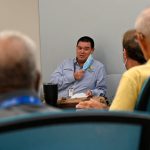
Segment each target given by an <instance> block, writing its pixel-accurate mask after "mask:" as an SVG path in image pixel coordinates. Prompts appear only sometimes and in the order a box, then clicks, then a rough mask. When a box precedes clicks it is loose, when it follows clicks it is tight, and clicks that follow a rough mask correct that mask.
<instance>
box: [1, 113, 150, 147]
mask: <svg viewBox="0 0 150 150" xmlns="http://www.w3.org/2000/svg"><path fill="white" fill-rule="evenodd" d="M149 128H150V116H149V115H146V114H139V113H135V112H133V113H127V112H107V111H98V112H95V111H89V112H84V111H82V112H64V113H60V114H59V113H57V114H49V115H45V116H39V117H31V118H28V119H27V118H26V119H18V120H15V121H14V122H13V121H9V122H8V121H7V122H3V123H1V124H0V143H1V144H0V149H1V150H3V149H4V150H12V149H15V150H19V149H20V150H50V149H52V150H60V149H62V150H93V149H102V150H113V149H118V150H147V149H148V148H149V145H150V144H149V138H148V135H150V131H149Z"/></svg>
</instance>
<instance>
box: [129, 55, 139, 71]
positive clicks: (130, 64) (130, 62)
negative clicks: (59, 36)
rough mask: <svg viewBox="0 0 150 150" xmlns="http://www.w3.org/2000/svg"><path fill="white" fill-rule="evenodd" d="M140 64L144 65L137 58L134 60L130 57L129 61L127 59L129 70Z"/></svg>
mask: <svg viewBox="0 0 150 150" xmlns="http://www.w3.org/2000/svg"><path fill="white" fill-rule="evenodd" d="M139 65H142V64H141V63H139V62H138V61H137V60H133V59H131V58H128V61H127V64H126V69H127V70H128V69H130V68H132V67H135V66H139Z"/></svg>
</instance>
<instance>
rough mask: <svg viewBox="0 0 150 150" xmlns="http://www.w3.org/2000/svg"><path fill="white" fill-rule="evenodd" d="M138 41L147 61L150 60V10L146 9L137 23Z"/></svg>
mask: <svg viewBox="0 0 150 150" xmlns="http://www.w3.org/2000/svg"><path fill="white" fill-rule="evenodd" d="M135 29H136V32H137V33H136V37H137V41H138V43H139V45H140V47H141V49H142V52H143V54H144V57H145V59H146V60H149V59H150V8H146V9H144V10H143V11H142V12H141V13H140V14H139V16H138V17H137V19H136V22H135Z"/></svg>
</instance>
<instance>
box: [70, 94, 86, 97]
mask: <svg viewBox="0 0 150 150" xmlns="http://www.w3.org/2000/svg"><path fill="white" fill-rule="evenodd" d="M84 97H85V98H86V97H87V95H86V94H85V93H76V94H74V95H73V96H71V98H84Z"/></svg>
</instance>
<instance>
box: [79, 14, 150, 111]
mask: <svg viewBox="0 0 150 150" xmlns="http://www.w3.org/2000/svg"><path fill="white" fill-rule="evenodd" d="M149 17H150V16H149ZM137 21H138V20H137ZM136 34H137V33H136V31H135V30H130V31H127V32H126V33H125V34H124V38H123V49H124V51H123V57H124V63H125V66H126V68H127V69H128V70H127V71H126V72H125V73H124V74H123V75H122V78H121V81H120V83H119V86H118V89H117V92H116V95H115V98H114V100H113V102H112V104H111V106H110V108H109V107H108V106H106V105H105V104H102V103H99V102H97V101H95V100H93V99H91V100H90V101H86V102H80V103H79V104H78V105H77V106H76V108H82V109H89V108H92V109H93V108H94V109H106V108H107V109H108V108H109V110H130V111H132V110H134V107H135V104H136V100H137V97H138V93H139V91H140V89H141V87H142V85H143V82H144V81H145V79H146V78H148V77H149V76H150V60H148V58H149V57H148V56H147V55H148V54H147V53H146V52H145V51H146V50H145V47H142V51H143V53H144V52H145V53H146V54H145V55H144V56H147V57H145V58H147V60H148V62H147V63H146V64H144V65H141V66H139V65H140V64H143V63H144V62H145V60H144V58H142V53H141V51H140V48H139V44H138V43H137V40H138V41H139V43H140V46H142V44H143V41H141V40H145V39H144V37H143V39H141V38H142V37H139V35H136ZM144 44H145V43H144ZM146 44H148V43H146ZM133 45H134V46H133ZM146 48H147V47H146ZM139 51H140V52H139ZM149 51H150V49H149ZM131 53H132V54H131ZM133 56H134V57H133ZM139 56H140V59H139ZM149 56H150V55H149ZM135 58H138V59H135ZM141 58H142V61H141ZM139 60H140V61H139ZM143 60H144V61H143ZM135 66H136V67H135Z"/></svg>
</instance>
